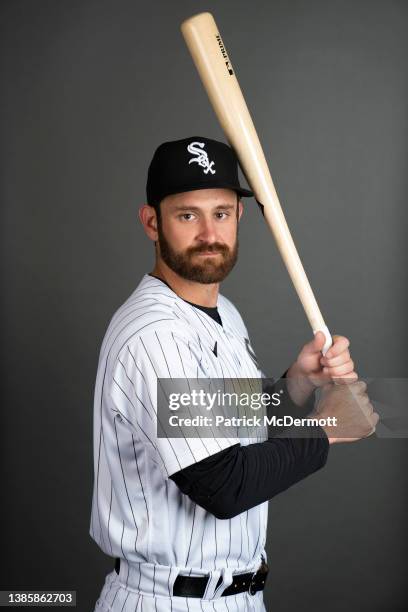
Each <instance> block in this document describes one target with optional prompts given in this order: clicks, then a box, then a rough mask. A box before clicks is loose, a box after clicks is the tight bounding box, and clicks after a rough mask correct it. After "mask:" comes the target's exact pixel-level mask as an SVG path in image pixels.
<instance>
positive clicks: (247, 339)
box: [245, 338, 259, 368]
mask: <svg viewBox="0 0 408 612" xmlns="http://www.w3.org/2000/svg"><path fill="white" fill-rule="evenodd" d="M245 346H246V350H247V351H248V355H249V356H250V358H251V359H252V361H253V362H254V364H255V365H256V367H257V368H259V363H258V360H257V358H256V355H255V353H254V349H253V348H252V346H251V343H250V341H249V338H245Z"/></svg>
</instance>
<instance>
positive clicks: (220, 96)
mask: <svg viewBox="0 0 408 612" xmlns="http://www.w3.org/2000/svg"><path fill="white" fill-rule="evenodd" d="M181 31H182V34H183V36H184V39H185V41H186V44H187V47H188V49H189V51H190V53H191V55H192V58H193V61H194V63H195V65H196V68H197V70H198V73H199V75H200V77H201V80H202V82H203V85H204V87H205V89H206V91H207V94H208V97H209V98H210V101H211V104H212V106H213V108H214V111H215V113H216V115H217V117H218V120H219V122H220V124H221V127H222V128H223V130H224V132H225V135H226V137H227V140H228V142H229V143H230V145H231V147H232V148H233V149H234V150H235V153H236V155H237V157H238V160H239V162H240V165H241V168H242V171H243V172H244V174H245V177H246V179H247V181H248V184H249V185H250V187H251V189H252V191H253V192H254V194H255V198H256V200H257V201H258V204H260V205H261V207H262V211H263V215H264V217H265V219H266V221H267V223H268V225H269V227H270V229H271V231H272V233H273V235H274V237H275V240H276V243H277V246H278V249H279V252H280V254H281V255H282V258H283V261H284V263H285V266H286V268H287V270H288V272H289V276H290V278H291V279H292V282H293V284H294V286H295V289H296V292H297V294H298V296H299V299H300V301H301V302H302V305H303V308H304V310H305V312H306V316H307V318H308V319H309V322H310V325H311V326H312V330H313V333H316V332H317V331H322V332H323V333H324V335H325V337H326V342H325V345H324V347H323V350H322V353H323V355H324V354H325V353H326V351H327V350H328V349H329V348H330V346H331V345H332V337H331V334H330V332H329V330H328V328H327V326H326V324H325V322H324V320H323V316H322V314H321V312H320V309H319V306H318V305H317V302H316V298H315V297H314V295H313V291H312V288H311V286H310V283H309V281H308V279H307V276H306V273H305V271H304V268H303V265H302V262H301V261H300V257H299V255H298V252H297V250H296V247H295V244H294V242H293V239H292V236H291V234H290V231H289V228H288V225H287V223H286V219H285V216H284V214H283V212H282V207H281V205H280V202H279V199H278V196H277V193H276V190H275V187H274V184H273V182H272V177H271V174H270V172H269V168H268V164H267V163H266V159H265V155H264V152H263V150H262V146H261V143H260V141H259V138H258V135H257V133H256V130H255V127H254V124H253V122H252V119H251V115H250V113H249V111H248V107H247V105H246V103H245V100H244V96H243V95H242V91H241V88H240V86H239V83H238V80H237V77H236V75H235V70H234V68H233V67H232V64H231V60H230V59H229V57H228V54H227V51H226V48H225V45H224V43H223V41H222V37H221V34H220V32H219V30H218V28H217V24H216V23H215V20H214V17H213V16H212V14H211V13H199V14H197V15H194V16H192V17H190V18H189V19H186V20H185V21H183V23H182V24H181Z"/></svg>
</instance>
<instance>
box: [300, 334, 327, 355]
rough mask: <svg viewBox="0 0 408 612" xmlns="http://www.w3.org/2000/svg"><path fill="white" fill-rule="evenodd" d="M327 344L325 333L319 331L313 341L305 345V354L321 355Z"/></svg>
mask: <svg viewBox="0 0 408 612" xmlns="http://www.w3.org/2000/svg"><path fill="white" fill-rule="evenodd" d="M325 342H326V336H325V335H324V333H323V332H321V331H318V332H316V333H315V336H314V338H313V340H311V341H310V342H308V343H307V344H305V346H304V347H303V351H302V352H305V353H321V351H322V349H323V347H324V345H325Z"/></svg>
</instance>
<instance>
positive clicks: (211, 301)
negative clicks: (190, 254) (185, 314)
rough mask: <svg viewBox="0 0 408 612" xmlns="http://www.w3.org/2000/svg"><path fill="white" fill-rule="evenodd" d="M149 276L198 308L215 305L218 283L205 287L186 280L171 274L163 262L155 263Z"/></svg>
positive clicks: (171, 271)
mask: <svg viewBox="0 0 408 612" xmlns="http://www.w3.org/2000/svg"><path fill="white" fill-rule="evenodd" d="M151 274H153V275H154V276H157V277H158V278H161V279H162V280H164V281H166V283H167V284H168V285H170V287H171V288H172V289H173V291H174V292H175V293H177V295H178V296H179V297H181V298H182V299H183V300H187V301H188V302H193V304H198V305H199V306H208V307H210V308H213V307H215V306H216V305H217V300H218V290H219V286H220V284H219V283H211V284H209V285H207V284H203V283H196V282H195V281H190V280H186V279H185V278H182V277H181V276H179V275H178V274H176V272H173V270H172V269H171V268H169V267H168V265H167V264H166V263H164V261H163V260H158V261H156V265H155V267H154V269H153V271H152V272H151Z"/></svg>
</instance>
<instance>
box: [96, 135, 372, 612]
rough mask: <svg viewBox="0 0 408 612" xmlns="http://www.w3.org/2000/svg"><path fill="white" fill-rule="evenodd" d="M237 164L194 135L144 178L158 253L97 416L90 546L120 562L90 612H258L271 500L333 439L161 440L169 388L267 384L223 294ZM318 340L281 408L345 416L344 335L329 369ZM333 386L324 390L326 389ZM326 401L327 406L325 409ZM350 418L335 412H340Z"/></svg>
mask: <svg viewBox="0 0 408 612" xmlns="http://www.w3.org/2000/svg"><path fill="white" fill-rule="evenodd" d="M251 195H253V194H252V192H250V191H249V190H246V189H243V188H242V187H241V186H240V184H239V181H238V172H237V160H236V158H235V156H234V153H233V151H232V149H231V148H230V147H228V146H227V145H226V144H224V143H221V142H218V141H215V140H210V139H207V138H202V137H192V138H187V139H182V140H178V141H173V142H167V143H163V144H162V145H160V146H159V147H158V149H157V150H156V152H155V154H154V156H153V159H152V162H151V164H150V167H149V172H148V180H147V204H145V205H144V206H142V207H141V209H140V214H139V216H140V221H141V223H142V225H143V228H144V230H145V232H146V234H147V236H148V237H149V238H150V239H151V240H152V241H153V242H154V244H155V253H156V263H155V266H154V269H153V271H152V272H151V273H150V274H145V275H144V277H143V278H142V280H141V282H140V284H139V285H138V287H137V288H136V289H135V291H134V292H133V293H132V294H131V296H130V297H129V298H128V299H127V300H126V301H125V303H124V304H123V305H122V306H121V307H120V308H119V309H118V310H117V311H116V313H115V314H114V316H113V318H112V320H111V321H110V324H109V326H108V329H107V332H106V334H105V338H104V340H103V343H102V348H101V352H100V357H99V365H98V373H97V380H96V387H95V404H94V460H95V482H94V494H93V504H92V517H91V525H90V534H91V536H92V538H93V539H94V540H95V541H96V542H97V544H98V545H99V546H100V548H101V549H102V550H103V551H104V552H105V553H106V554H107V555H110V556H112V557H114V558H115V559H116V565H115V569H114V570H112V572H110V573H109V574H108V575H107V577H106V580H105V584H104V586H103V588H102V592H101V594H100V597H99V599H98V601H97V604H96V608H95V609H96V610H111V611H113V612H116V611H122V612H130V611H133V612H136V611H138V610H141V611H142V610H143V611H145V612H146V611H150V610H155V611H157V612H161V611H163V612H164V611H167V610H173V611H174V612H178V611H184V610H191V611H193V610H201V611H206V610H213V611H214V610H218V611H219V610H225V611H226V612H227V611H228V610H229V611H232V610H265V607H264V603H263V592H262V590H263V588H264V585H265V579H266V575H267V570H268V566H267V564H266V558H267V556H266V551H265V548H264V546H265V540H266V527H267V512H268V500H269V499H270V498H271V497H273V496H274V495H276V494H277V493H279V492H281V491H283V490H285V489H286V488H288V487H289V486H291V485H293V484H294V483H296V482H298V481H299V480H301V479H302V478H305V477H306V476H307V475H309V474H311V473H313V472H315V471H316V470H318V469H320V468H321V467H322V466H323V465H324V464H325V462H326V459H327V453H328V449H329V445H330V443H333V442H335V441H340V440H339V439H336V436H335V435H334V433H333V429H332V430H330V428H326V429H324V428H322V427H320V426H319V425H317V426H315V425H312V426H305V427H303V428H302V434H301V435H299V436H296V435H294V436H293V437H290V436H289V435H288V430H284V431H283V432H280V433H277V435H270V436H267V437H265V436H263V437H260V438H259V437H258V438H257V439H254V438H241V437H240V438H238V437H235V436H233V437H226V436H224V437H205V438H202V437H199V436H197V437H195V438H192V437H191V438H190V437H160V436H159V435H158V425H159V423H158V421H159V420H160V418H159V416H158V408H157V400H158V393H159V390H160V387H161V380H162V379H196V380H200V379H201V380H202V381H208V380H212V379H225V380H226V379H231V380H236V381H239V380H250V379H262V378H264V374H263V372H262V370H261V369H260V368H259V365H258V363H257V360H256V356H255V353H254V351H253V349H252V347H251V344H250V341H249V335H248V332H247V329H246V326H245V324H244V322H243V320H242V318H241V316H240V314H239V312H238V310H237V309H236V307H235V306H234V305H233V304H232V303H231V302H230V301H229V300H228V299H227V298H226V297H224V296H222V295H221V294H220V293H219V284H220V282H221V281H222V280H223V279H224V278H225V277H226V276H227V275H228V273H229V272H230V271H231V269H232V268H233V266H234V264H235V262H236V259H237V252H238V224H239V220H240V218H241V215H242V211H243V206H242V202H241V200H240V198H241V197H242V196H251ZM324 340H325V339H324V336H323V334H322V333H318V334H316V336H315V337H314V339H313V340H312V341H311V342H309V343H308V344H306V345H305V346H304V347H303V349H302V350H301V352H300V354H299V356H298V358H297V360H296V362H295V363H294V364H293V365H292V366H291V367H290V368H289V369H288V370H287V372H286V373H285V374H286V378H287V381H288V388H289V393H288V395H287V400H286V401H287V402H289V404H286V405H291V406H292V408H293V411H294V412H296V411H297V412H298V413H304V412H306V407H308V408H310V407H311V404H310V402H311V398H313V391H314V390H315V389H316V388H317V387H322V388H323V389H324V391H323V393H322V400H321V401H320V403H319V406H318V408H317V409H316V411H317V412H318V413H319V415H320V416H333V415H336V414H339V412H340V408H339V406H340V404H341V405H342V408H343V413H344V406H345V405H346V404H347V402H345V401H343V402H339V401H338V399H336V398H337V397H338V393H339V392H340V391H339V390H340V388H341V387H343V388H344V387H345V386H346V385H338V386H337V387H338V389H334V386H333V385H328V383H329V382H330V381H331V380H332V379H333V378H336V377H341V378H343V379H347V381H348V383H353V381H355V380H356V379H357V374H356V372H354V364H353V361H352V359H351V357H350V353H349V349H348V347H349V341H348V339H347V338H344V337H341V336H337V337H336V339H335V342H334V344H333V346H332V347H331V348H330V350H329V351H328V353H327V354H326V356H325V357H323V356H322V354H321V349H322V347H323V345H324ZM354 384H356V385H357V386H358V385H360V386H358V387H357V393H358V394H359V396H360V399H361V402H362V404H363V405H364V416H365V418H362V417H361V415H360V414H358V411H357V412H356V411H355V410H354V412H353V409H352V408H350V407H349V406H348V405H347V406H346V418H345V421H346V422H347V424H348V426H349V429H348V430H347V429H346V434H345V435H344V438H343V439H344V440H345V439H359V438H361V437H365V436H367V435H369V434H370V433H372V431H373V428H374V425H375V421H376V416H375V415H373V414H372V413H373V411H372V407H371V405H370V404H369V402H368V400H367V398H366V397H365V395H364V388H363V387H362V386H361V385H363V383H354ZM330 386H331V387H332V388H333V390H332V391H331V392H330V393H329V392H328V391H327V389H328V387H330ZM323 396H324V397H323ZM343 416H344V414H343Z"/></svg>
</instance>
